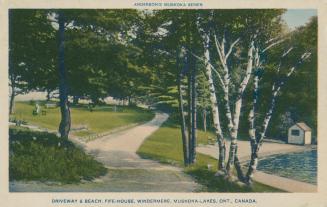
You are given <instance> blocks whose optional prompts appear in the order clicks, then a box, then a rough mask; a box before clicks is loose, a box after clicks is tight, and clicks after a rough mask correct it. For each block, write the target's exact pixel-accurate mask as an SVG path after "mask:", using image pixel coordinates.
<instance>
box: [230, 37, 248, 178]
mask: <svg viewBox="0 0 327 207" xmlns="http://www.w3.org/2000/svg"><path fill="white" fill-rule="evenodd" d="M253 49H254V41H251V43H250V47H249V50H248V63H247V68H246V75H245V77H244V79H243V80H242V82H241V85H240V87H239V89H238V96H237V99H236V102H235V110H234V116H233V118H234V120H233V123H234V126H233V129H232V133H231V144H230V149H229V158H228V163H227V173H228V175H229V176H231V175H232V172H231V171H232V168H233V166H234V161H235V157H236V156H237V155H236V149H237V134H238V127H239V120H240V115H241V108H242V101H243V94H244V91H245V89H246V86H247V85H248V82H249V80H250V77H251V74H252V68H253Z"/></svg>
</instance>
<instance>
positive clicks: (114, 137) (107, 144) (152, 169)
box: [10, 113, 201, 192]
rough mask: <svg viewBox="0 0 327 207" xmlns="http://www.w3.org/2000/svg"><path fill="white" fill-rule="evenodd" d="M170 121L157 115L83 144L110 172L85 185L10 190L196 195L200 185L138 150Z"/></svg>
mask: <svg viewBox="0 0 327 207" xmlns="http://www.w3.org/2000/svg"><path fill="white" fill-rule="evenodd" d="M167 118H168V115H167V114H164V113H156V115H155V117H154V119H153V120H151V121H149V122H147V123H145V124H143V125H139V126H136V127H134V128H131V129H128V130H125V131H121V132H117V133H114V134H110V135H108V136H104V137H102V138H99V139H96V140H94V141H91V142H87V143H84V142H81V141H80V140H78V139H77V138H71V140H72V141H73V142H75V143H76V144H79V145H81V146H82V147H83V148H84V149H85V150H86V151H87V152H88V153H90V154H92V155H93V156H94V157H95V158H96V159H97V160H98V161H100V162H102V163H103V164H104V165H105V166H106V167H107V168H108V173H107V174H106V175H105V176H103V177H101V178H98V179H96V180H94V181H92V182H83V183H82V184H67V185H58V184H45V183H41V182H20V181H18V182H17V181H16V182H11V183H10V191H25V192H44V191H46V192H193V191H197V190H198V189H199V188H201V186H200V185H199V184H197V183H195V182H194V181H193V179H192V178H191V177H190V176H188V175H186V174H185V173H183V172H182V169H180V168H177V167H172V166H169V165H164V164H160V163H158V162H156V161H152V160H146V159H142V158H140V157H139V156H138V155H137V154H136V151H137V149H138V148H139V147H140V146H141V144H142V142H143V141H144V140H145V139H146V138H147V137H148V136H150V135H151V134H152V133H153V132H154V131H156V130H157V129H158V128H159V127H160V125H161V124H162V123H163V122H165V121H166V120H167Z"/></svg>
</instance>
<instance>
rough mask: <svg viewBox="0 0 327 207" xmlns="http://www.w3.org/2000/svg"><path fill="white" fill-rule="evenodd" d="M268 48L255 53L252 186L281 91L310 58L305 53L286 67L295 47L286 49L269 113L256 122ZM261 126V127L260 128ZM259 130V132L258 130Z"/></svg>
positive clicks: (248, 175)
mask: <svg viewBox="0 0 327 207" xmlns="http://www.w3.org/2000/svg"><path fill="white" fill-rule="evenodd" d="M267 49H269V47H268V48H266V49H263V50H260V48H256V50H255V51H256V52H255V68H256V72H255V73H254V81H253V101H252V107H251V109H250V112H249V115H248V120H249V126H250V127H249V137H250V142H251V160H250V164H249V167H248V170H247V172H246V177H245V182H246V183H248V184H251V182H252V177H253V174H254V172H255V170H256V168H257V165H258V153H259V151H260V148H261V146H262V144H263V141H264V138H265V136H266V132H267V128H268V126H269V123H270V120H271V117H272V115H273V113H274V109H275V107H276V101H277V97H278V96H279V95H280V91H281V89H282V88H283V87H284V86H285V84H286V82H287V80H288V79H289V78H290V77H291V76H292V75H293V74H294V72H295V71H296V69H298V68H299V67H300V66H301V65H302V64H303V63H304V61H306V60H307V59H308V58H309V57H310V56H311V53H310V52H304V53H303V54H302V55H301V56H300V57H299V58H298V60H297V61H296V62H295V63H293V65H292V66H290V67H288V66H287V65H286V66H284V65H283V62H284V60H285V59H286V58H287V56H288V54H289V53H291V52H292V50H293V47H290V48H288V49H286V50H285V51H284V52H283V53H282V54H281V56H280V60H279V63H278V65H277V66H276V68H275V73H276V74H277V78H276V79H275V81H274V82H273V84H272V87H271V100H270V103H269V106H268V109H267V112H266V114H265V116H264V118H263V121H262V123H260V122H258V121H257V122H256V113H257V108H258V101H259V96H258V92H259V90H260V79H261V78H260V77H259V76H260V73H261V71H260V70H263V68H264V64H263V63H262V60H261V58H260V57H261V55H262V54H264V53H265V52H266V51H267ZM282 69H284V70H286V74H284V75H283V74H282V73H281V70H282ZM258 126H260V127H258ZM257 128H258V129H259V130H257Z"/></svg>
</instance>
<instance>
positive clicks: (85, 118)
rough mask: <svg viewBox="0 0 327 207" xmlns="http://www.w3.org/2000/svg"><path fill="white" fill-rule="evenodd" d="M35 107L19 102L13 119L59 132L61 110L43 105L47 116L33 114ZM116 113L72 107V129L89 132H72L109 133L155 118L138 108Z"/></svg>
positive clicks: (127, 108) (83, 132)
mask: <svg viewBox="0 0 327 207" xmlns="http://www.w3.org/2000/svg"><path fill="white" fill-rule="evenodd" d="M34 107H35V105H34V104H30V103H29V102H17V103H16V105H15V114H14V115H12V116H11V119H19V120H24V121H27V123H29V124H32V125H37V126H40V127H43V128H47V129H51V130H57V129H58V126H59V122H60V108H59V107H57V108H51V109H45V107H44V106H42V104H41V109H45V110H46V112H47V113H46V115H37V116H34V115H33V114H32V112H33V109H34ZM117 109H118V111H117V112H114V111H113V110H112V108H109V107H108V106H103V107H101V106H99V107H95V108H94V110H93V111H92V112H90V111H89V110H88V109H87V107H86V106H83V105H80V106H78V107H71V118H72V129H74V128H76V127H80V126H87V128H88V130H87V131H75V132H74V131H72V133H74V134H75V135H78V136H88V135H92V134H96V133H102V132H108V131H111V130H113V129H115V128H118V127H122V126H128V125H131V124H136V123H142V122H145V121H148V120H151V119H152V118H153V116H154V114H153V113H152V112H150V111H149V110H144V109H140V108H137V107H127V106H120V107H117Z"/></svg>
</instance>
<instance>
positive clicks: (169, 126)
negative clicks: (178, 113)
mask: <svg viewBox="0 0 327 207" xmlns="http://www.w3.org/2000/svg"><path fill="white" fill-rule="evenodd" d="M198 135H199V138H198V143H203V144H206V143H207V141H208V137H212V136H213V135H212V134H211V133H209V132H207V133H204V132H201V131H199V133H198ZM137 153H138V154H139V155H140V156H141V157H143V158H147V159H154V160H158V161H160V162H162V163H168V164H172V165H176V166H179V167H183V155H182V141H181V135H180V128H179V127H178V126H177V125H174V124H173V123H171V121H170V120H168V121H167V122H166V123H165V124H164V125H163V126H162V127H161V128H160V129H159V130H158V131H156V132H155V133H154V134H152V135H151V136H150V137H149V138H148V139H146V141H145V142H144V143H143V144H142V146H141V147H140V148H139V150H138V152H137ZM208 164H209V165H211V166H212V167H211V169H210V170H209V169H208ZM216 169H217V160H216V159H214V158H212V157H210V156H207V155H203V154H200V153H198V154H197V161H196V164H194V165H192V166H189V167H186V168H184V171H185V173H187V174H189V175H191V176H192V177H194V178H195V180H196V181H197V182H198V183H200V184H202V185H203V186H204V189H202V190H201V191H205V192H281V191H280V190H279V189H276V188H273V187H270V186H266V185H263V184H261V183H256V182H255V183H254V185H253V186H252V188H249V187H246V186H244V187H240V186H238V185H236V184H235V183H231V182H228V181H226V180H225V179H222V178H218V177H215V176H214V174H215V171H216Z"/></svg>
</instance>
